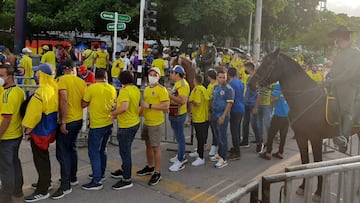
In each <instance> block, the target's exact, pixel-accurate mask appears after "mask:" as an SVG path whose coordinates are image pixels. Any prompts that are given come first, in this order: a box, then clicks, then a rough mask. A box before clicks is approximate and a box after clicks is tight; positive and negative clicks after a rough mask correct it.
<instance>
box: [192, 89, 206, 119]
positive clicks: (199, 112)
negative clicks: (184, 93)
mask: <svg viewBox="0 0 360 203" xmlns="http://www.w3.org/2000/svg"><path fill="white" fill-rule="evenodd" d="M189 101H190V102H196V103H199V104H200V106H195V105H192V108H191V110H192V120H193V122H194V123H203V122H205V121H207V120H208V113H209V107H208V104H209V95H208V94H207V91H206V89H205V87H204V86H202V85H198V86H195V88H194V89H193V90H192V91H191V94H190V97H189Z"/></svg>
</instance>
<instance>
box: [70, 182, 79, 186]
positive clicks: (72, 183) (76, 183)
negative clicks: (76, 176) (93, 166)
mask: <svg viewBox="0 0 360 203" xmlns="http://www.w3.org/2000/svg"><path fill="white" fill-rule="evenodd" d="M70 185H71V186H76V185H79V181H75V182H70Z"/></svg>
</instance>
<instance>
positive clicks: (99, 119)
mask: <svg viewBox="0 0 360 203" xmlns="http://www.w3.org/2000/svg"><path fill="white" fill-rule="evenodd" d="M95 80H96V83H95V84H92V85H90V86H89V87H88V88H87V89H86V92H85V95H84V98H83V101H82V102H81V106H82V107H83V108H85V107H87V106H88V110H89V120H90V130H89V137H88V151H89V152H88V153H89V158H90V163H91V169H92V174H91V175H90V177H91V178H92V181H91V182H90V183H88V184H84V185H82V188H83V189H84V190H100V189H102V188H103V187H104V186H103V184H102V179H104V178H105V176H104V175H105V169H106V161H107V156H106V145H107V142H108V140H109V137H110V135H111V132H112V126H113V122H112V119H111V115H110V114H111V111H112V109H113V108H114V106H115V101H116V90H115V88H114V87H113V86H112V85H110V84H108V83H107V74H106V71H105V69H103V68H98V69H96V72H95Z"/></svg>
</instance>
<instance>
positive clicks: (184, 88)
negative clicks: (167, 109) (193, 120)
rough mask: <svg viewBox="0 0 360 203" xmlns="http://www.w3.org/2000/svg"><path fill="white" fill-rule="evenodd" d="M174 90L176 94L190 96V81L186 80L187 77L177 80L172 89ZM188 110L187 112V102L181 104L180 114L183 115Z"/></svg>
mask: <svg viewBox="0 0 360 203" xmlns="http://www.w3.org/2000/svg"><path fill="white" fill-rule="evenodd" d="M172 92H173V93H175V95H179V96H185V97H188V96H189V94H190V86H189V83H188V82H186V80H185V79H182V80H179V81H177V82H176V83H175V85H174V87H173V89H172ZM174 104H176V103H174ZM186 112H187V102H186V103H185V104H183V105H181V106H180V109H179V115H182V114H184V113H186Z"/></svg>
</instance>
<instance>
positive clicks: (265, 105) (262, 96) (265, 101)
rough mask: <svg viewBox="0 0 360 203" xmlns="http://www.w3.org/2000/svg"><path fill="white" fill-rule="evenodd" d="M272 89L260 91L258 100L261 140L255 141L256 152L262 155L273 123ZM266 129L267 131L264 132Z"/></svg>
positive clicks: (256, 106)
mask: <svg viewBox="0 0 360 203" xmlns="http://www.w3.org/2000/svg"><path fill="white" fill-rule="evenodd" d="M270 101H271V87H270V86H269V89H267V90H264V91H260V92H259V93H258V95H257V98H256V104H255V109H256V113H257V123H258V129H259V131H258V132H259V140H257V141H256V140H254V141H253V142H255V143H257V145H256V146H257V147H256V152H258V153H262V152H263V150H264V147H265V145H264V144H263V140H264V138H265V137H266V136H267V132H268V129H269V127H270V121H271V106H270ZM264 128H265V130H264Z"/></svg>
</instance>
